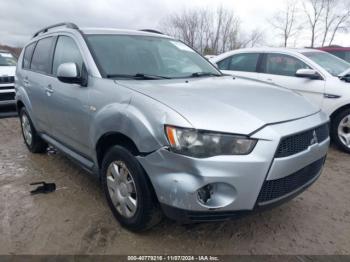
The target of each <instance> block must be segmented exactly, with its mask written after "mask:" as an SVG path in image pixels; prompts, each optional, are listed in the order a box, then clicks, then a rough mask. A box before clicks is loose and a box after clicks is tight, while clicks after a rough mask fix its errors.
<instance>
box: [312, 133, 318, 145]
mask: <svg viewBox="0 0 350 262" xmlns="http://www.w3.org/2000/svg"><path fill="white" fill-rule="evenodd" d="M312 136H313V137H312V139H311V141H310V146H312V145H314V144H317V143H318V138H317V134H316V130H314V132H313V133H312Z"/></svg>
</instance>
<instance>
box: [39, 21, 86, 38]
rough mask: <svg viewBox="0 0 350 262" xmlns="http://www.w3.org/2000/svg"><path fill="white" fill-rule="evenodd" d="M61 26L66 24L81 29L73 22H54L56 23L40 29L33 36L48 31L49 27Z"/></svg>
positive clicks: (68, 26)
mask: <svg viewBox="0 0 350 262" xmlns="http://www.w3.org/2000/svg"><path fill="white" fill-rule="evenodd" d="M59 26H65V27H67V28H71V29H77V30H78V29H79V27H78V26H77V25H76V24H73V23H58V24H54V25H50V26H48V27H45V28H43V29H41V30H39V31H38V32H36V33H35V34H34V35H33V37H32V38H34V37H37V36H38V35H39V34H40V33H46V32H47V31H48V30H49V29H51V28H55V27H59Z"/></svg>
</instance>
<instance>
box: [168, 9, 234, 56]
mask: <svg viewBox="0 0 350 262" xmlns="http://www.w3.org/2000/svg"><path fill="white" fill-rule="evenodd" d="M162 27H163V30H164V31H165V32H166V33H168V34H170V35H173V36H175V37H177V38H179V39H181V40H182V41H184V42H185V43H187V44H188V45H190V46H192V47H193V48H195V49H197V50H198V51H200V52H202V53H212V54H217V53H220V52H225V51H227V50H229V49H233V48H237V47H238V46H239V45H241V40H240V39H239V37H240V35H241V34H240V19H239V18H238V17H237V16H236V15H235V14H234V12H233V11H232V10H230V9H226V8H224V7H223V6H219V7H218V8H217V9H216V10H208V9H196V10H189V11H182V12H181V15H179V14H173V15H171V16H169V17H168V18H166V20H165V21H162Z"/></svg>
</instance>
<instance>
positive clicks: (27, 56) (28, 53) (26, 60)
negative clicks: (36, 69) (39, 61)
mask: <svg viewBox="0 0 350 262" xmlns="http://www.w3.org/2000/svg"><path fill="white" fill-rule="evenodd" d="M35 45H36V42H34V43H31V44H30V45H28V46H27V47H26V48H25V49H24V55H23V64H22V67H23V68H24V69H29V67H30V60H31V59H32V55H33V51H34V48H35Z"/></svg>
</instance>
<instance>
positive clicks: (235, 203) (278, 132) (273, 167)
mask: <svg viewBox="0 0 350 262" xmlns="http://www.w3.org/2000/svg"><path fill="white" fill-rule="evenodd" d="M327 121H328V118H327V117H326V116H325V115H324V114H323V113H318V114H315V115H312V116H309V117H306V118H302V119H299V120H295V121H290V122H286V123H280V124H275V125H269V126H266V127H264V128H263V129H261V130H259V131H258V132H257V133H255V134H254V135H252V136H251V137H253V138H257V139H258V140H259V141H258V143H257V145H256V147H255V148H254V150H253V152H252V153H251V154H249V155H244V156H215V157H210V158H205V159H198V158H192V157H188V156H184V155H180V154H176V153H173V152H171V151H169V150H167V149H166V148H161V149H159V150H157V151H155V152H153V153H151V154H149V155H147V156H139V157H138V159H139V161H140V163H141V165H142V166H143V167H144V169H145V170H146V172H147V174H148V175H149V177H150V180H151V182H152V185H153V187H154V189H155V192H156V194H157V197H158V200H159V202H160V203H161V205H162V206H163V207H164V211H165V213H166V214H167V215H168V216H171V217H172V218H176V219H179V216H176V215H175V214H174V212H169V210H170V209H171V210H172V211H173V210H180V211H181V212H190V213H191V212H192V213H193V212H195V213H203V214H207V213H210V214H219V213H225V212H226V213H231V212H236V211H237V212H245V211H251V210H253V209H255V208H256V207H257V205H258V204H259V203H257V200H258V197H259V194H260V192H261V190H262V187H263V185H264V183H266V181H276V182H278V181H280V180H281V179H283V178H285V177H288V176H290V177H291V175H293V176H294V177H295V176H298V174H299V173H302V174H303V175H304V176H305V173H308V172H309V170H310V169H307V168H309V166H312V165H314V164H313V163H316V162H318V163H321V162H322V163H321V165H322V166H323V160H322V159H324V158H325V155H326V154H327V150H328V146H329V138H327V139H326V140H324V141H322V142H320V143H315V144H312V145H310V146H309V148H307V149H306V150H304V151H303V152H300V153H298V154H295V155H292V156H288V157H283V158H278V159H277V158H275V153H276V149H277V147H278V145H279V142H280V140H281V138H282V137H285V136H288V135H291V134H295V133H298V132H300V131H303V130H308V129H311V128H314V127H316V126H319V125H321V124H324V123H327ZM320 161H321V162H320ZM322 166H319V167H318V168H319V169H318V170H316V171H317V174H316V173H315V174H314V176H313V177H312V179H311V178H310V179H309V180H308V181H306V182H305V183H304V184H303V185H301V186H300V187H298V188H296V189H295V190H293V191H292V192H289V193H288V194H286V195H284V196H283V197H280V198H279V199H276V202H277V201H281V200H283V199H287V198H290V197H291V196H294V195H296V194H297V193H298V192H300V191H302V189H304V188H305V187H306V186H308V185H310V184H311V183H312V182H314V181H315V180H316V179H317V177H318V176H319V174H320V172H321V169H322ZM301 171H303V172H301ZM316 171H315V172H316ZM298 172H299V173H298ZM306 175H307V174H306ZM306 178H307V177H306ZM206 185H212V186H211V189H212V191H211V196H210V198H209V200H208V201H207V202H203V200H202V199H201V197H200V194H199V190H200V189H201V188H203V187H205V186H206ZM270 202H271V203H270ZM270 202H269V203H268V204H273V202H275V201H270ZM263 204H264V203H262V205H261V206H263ZM235 214H236V213H235ZM224 217H225V218H226V216H224Z"/></svg>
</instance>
